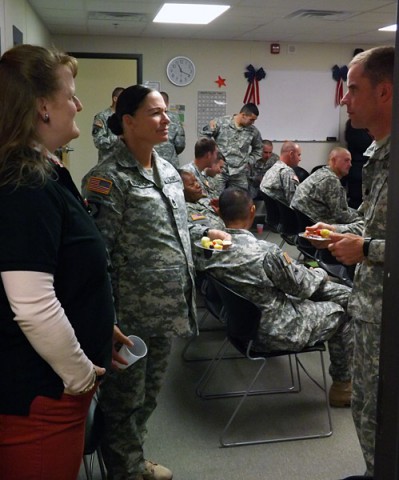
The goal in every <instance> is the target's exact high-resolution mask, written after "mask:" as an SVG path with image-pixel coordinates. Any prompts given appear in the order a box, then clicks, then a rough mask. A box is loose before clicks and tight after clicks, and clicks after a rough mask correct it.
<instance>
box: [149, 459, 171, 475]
mask: <svg viewBox="0 0 399 480" xmlns="http://www.w3.org/2000/svg"><path fill="white" fill-rule="evenodd" d="M144 467H145V469H144V472H143V479H144V480H172V478H173V473H172V472H171V471H170V470H169V468H166V467H164V466H163V465H159V464H158V463H154V462H151V461H150V460H144Z"/></svg>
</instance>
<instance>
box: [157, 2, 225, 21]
mask: <svg viewBox="0 0 399 480" xmlns="http://www.w3.org/2000/svg"><path fill="white" fill-rule="evenodd" d="M229 8H230V5H201V4H192V3H165V4H164V5H163V7H162V8H161V10H160V11H159V12H158V14H157V16H156V17H155V18H154V20H153V22H155V23H186V24H192V25H195V24H197V25H206V24H208V23H210V22H212V20H215V18H217V17H218V16H219V15H221V14H222V13H224V12H225V11H226V10H228V9H229Z"/></svg>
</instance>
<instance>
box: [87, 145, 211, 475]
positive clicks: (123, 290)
mask: <svg viewBox="0 0 399 480" xmlns="http://www.w3.org/2000/svg"><path fill="white" fill-rule="evenodd" d="M152 163H153V168H152V169H151V170H150V171H149V170H146V169H144V168H143V167H142V166H141V165H140V164H139V162H137V161H136V159H135V158H134V157H133V156H132V155H131V153H130V152H129V151H128V150H127V148H126V147H124V149H123V150H122V151H121V152H120V153H118V155H113V156H111V157H109V158H108V159H106V160H104V162H102V163H101V164H99V165H97V166H95V167H94V168H93V169H92V170H91V171H90V172H89V173H88V174H87V175H86V177H85V178H84V179H83V195H84V196H85V197H86V198H87V200H88V202H89V205H90V207H91V209H92V212H93V216H94V218H95V221H96V223H97V225H98V227H99V229H100V231H101V233H102V234H103V236H104V239H105V242H106V245H107V247H108V250H109V253H110V258H111V263H112V265H111V267H112V268H111V279H112V286H113V293H114V299H115V308H116V315H117V319H118V323H119V325H120V327H121V330H122V331H123V332H124V333H125V334H126V335H129V334H135V335H138V336H140V337H141V338H143V339H144V341H145V342H146V344H147V346H148V354H147V357H145V358H143V359H141V360H139V361H138V362H136V363H135V364H134V365H133V366H132V367H131V368H128V369H126V370H123V371H120V372H113V373H112V374H110V375H109V376H108V377H107V379H106V380H105V381H104V383H103V385H102V386H101V391H100V406H101V408H102V410H103V411H104V414H105V415H104V416H105V428H104V430H105V431H104V440H103V448H104V460H105V464H106V467H107V470H108V478H109V479H110V480H127V479H129V478H136V476H137V475H138V474H139V473H140V472H141V471H142V469H143V462H144V458H143V442H144V436H145V431H146V421H147V419H148V418H149V416H150V415H151V413H152V411H153V410H154V408H155V407H156V398H157V395H158V392H159V389H160V387H161V384H162V380H163V378H164V374H165V371H166V367H167V361H168V357H169V352H170V342H171V337H172V336H174V335H181V336H188V335H192V334H195V333H196V332H197V326H196V308H195V302H194V292H195V288H194V266H193V262H192V256H191V242H190V237H189V232H188V225H187V213H186V206H185V201H184V196H183V185H182V182H181V179H180V175H179V174H178V172H177V171H176V169H175V168H174V167H173V166H172V165H170V163H168V162H167V161H165V160H163V159H161V158H159V157H158V155H157V154H156V153H155V152H154V153H153V162H152ZM89 185H90V190H89V189H88V186H89ZM194 229H195V227H193V229H192V230H194ZM197 230H198V231H197V233H196V235H197V236H200V234H201V232H202V231H203V230H204V227H197Z"/></svg>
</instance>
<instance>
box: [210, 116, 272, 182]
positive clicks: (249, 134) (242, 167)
mask: <svg viewBox="0 0 399 480" xmlns="http://www.w3.org/2000/svg"><path fill="white" fill-rule="evenodd" d="M214 122H215V127H214V128H211V127H210V126H209V125H207V126H206V127H204V129H203V130H202V132H201V134H202V135H204V136H207V137H211V138H214V139H215V141H216V143H217V145H218V148H219V150H220V152H221V153H222V154H223V156H224V158H225V160H226V163H225V165H224V167H223V173H222V179H223V181H224V183H226V182H228V181H229V179H231V177H235V179H234V180H235V185H237V186H241V187H243V188H247V186H248V181H247V176H246V168H247V165H248V164H250V163H255V162H256V160H258V159H260V158H262V152H263V144H262V137H261V135H260V133H259V130H258V129H257V128H256V127H255V126H254V125H249V126H247V127H237V126H236V124H235V123H234V115H233V116H231V115H226V116H224V117H219V118H216V119H215V120H214Z"/></svg>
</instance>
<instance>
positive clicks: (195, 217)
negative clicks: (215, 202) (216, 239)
mask: <svg viewBox="0 0 399 480" xmlns="http://www.w3.org/2000/svg"><path fill="white" fill-rule="evenodd" d="M186 206H187V220H188V223H189V224H200V225H206V226H208V227H209V228H215V229H216V230H225V229H226V226H225V224H224V222H223V220H222V219H221V218H220V217H219V215H218V214H217V213H216V212H215V210H214V209H213V208H212V206H211V205H210V201H209V198H200V199H199V200H198V201H197V202H195V203H191V202H186Z"/></svg>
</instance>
